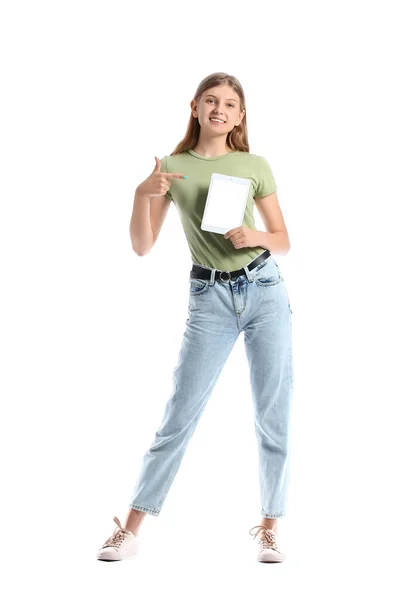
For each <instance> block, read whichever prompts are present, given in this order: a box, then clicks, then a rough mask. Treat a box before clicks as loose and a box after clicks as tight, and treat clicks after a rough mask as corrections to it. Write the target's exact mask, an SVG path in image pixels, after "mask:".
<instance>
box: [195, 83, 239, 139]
mask: <svg viewBox="0 0 408 600" xmlns="http://www.w3.org/2000/svg"><path fill="white" fill-rule="evenodd" d="M190 106H191V112H192V114H193V116H194V117H196V118H198V122H199V123H200V126H201V127H202V128H203V129H205V130H207V131H208V133H209V134H211V133H213V134H217V132H218V133H219V134H220V133H222V134H223V135H227V134H228V132H229V131H232V129H234V127H236V126H237V125H239V124H240V123H241V121H242V119H243V118H244V114H245V110H242V111H240V103H239V96H238V94H237V93H236V92H234V90H233V89H232V88H231V87H230V86H229V85H227V84H223V85H218V86H215V87H213V88H210V89H208V90H206V91H205V92H204V93H203V95H202V96H201V98H200V100H199V102H198V103H197V102H196V101H195V100H192V101H191V103H190ZM213 119H219V120H221V121H222V123H219V122H217V121H215V120H213Z"/></svg>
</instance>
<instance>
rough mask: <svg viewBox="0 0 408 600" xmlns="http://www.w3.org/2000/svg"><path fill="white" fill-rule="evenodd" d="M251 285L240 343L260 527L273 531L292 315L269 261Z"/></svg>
mask: <svg viewBox="0 0 408 600" xmlns="http://www.w3.org/2000/svg"><path fill="white" fill-rule="evenodd" d="M250 285H251V295H252V297H251V303H252V307H253V310H252V313H251V314H252V318H251V319H250V320H249V321H248V322H247V324H246V327H245V338H244V339H245V350H246V354H247V358H248V363H249V368H250V381H251V389H252V399H253V405H254V415H255V416H254V421H255V432H256V436H257V441H258V449H259V482H260V492H261V505H262V509H261V514H262V517H263V521H262V524H263V525H265V526H266V527H268V528H273V529H275V530H276V528H277V525H276V519H278V518H279V517H282V516H284V514H285V510H286V502H287V488H288V476H289V422H290V410H291V399H292V392H293V363H292V313H291V309H290V306H289V300H288V296H287V292H286V287H285V285H284V282H283V280H282V279H281V276H280V272H279V269H278V267H277V265H276V263H275V262H274V261H268V263H267V265H266V266H265V267H264V268H262V269H261V270H260V271H259V274H257V275H255V279H254V281H253V282H252V283H251V284H250Z"/></svg>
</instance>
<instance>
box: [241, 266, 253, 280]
mask: <svg viewBox="0 0 408 600" xmlns="http://www.w3.org/2000/svg"><path fill="white" fill-rule="evenodd" d="M243 269H244V270H245V275H246V276H247V279H248V281H249V283H252V282H253V280H254V279H253V277H252V275H251V273H250V271H249V269H248V267H247V266H246V265H244V266H243Z"/></svg>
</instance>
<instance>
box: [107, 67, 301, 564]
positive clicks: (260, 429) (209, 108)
mask: <svg viewBox="0 0 408 600" xmlns="http://www.w3.org/2000/svg"><path fill="white" fill-rule="evenodd" d="M190 106H191V116H190V121H189V124H188V128H187V132H186V135H185V137H184V139H183V140H182V141H181V142H180V143H179V144H178V146H176V148H175V150H174V151H173V152H172V153H171V154H170V155H169V156H165V157H164V158H162V159H161V160H159V159H158V158H157V157H156V165H155V167H154V169H153V172H152V173H151V174H150V176H149V177H148V178H147V179H146V180H145V181H143V182H142V183H141V184H140V185H139V186H138V187H137V189H136V193H135V201H134V207H133V213H132V218H131V223H130V235H131V240H132V247H133V250H134V251H135V252H136V253H137V254H138V256H143V255H145V254H147V253H148V252H149V251H150V250H151V248H152V247H153V245H154V244H155V243H156V240H157V238H158V235H159V232H160V229H161V227H162V225H163V222H164V219H165V217H166V214H167V211H168V209H169V207H170V204H171V202H174V204H175V205H176V207H177V210H178V212H179V215H180V218H181V222H182V226H183V229H184V232H185V235H186V238H187V242H188V245H189V249H190V253H191V259H192V269H191V272H190V291H189V307H188V313H189V317H188V319H187V326H186V330H185V332H184V336H183V342H182V346H181V350H180V353H179V358H178V364H177V366H176V367H175V369H174V388H173V392H172V394H171V396H170V398H169V399H168V401H167V404H166V407H165V411H164V416H163V420H162V424H161V426H160V427H159V428H158V429H157V431H156V434H155V438H154V440H153V442H152V444H151V446H150V448H149V449H148V450H147V452H146V453H145V455H144V457H143V465H142V469H141V472H140V474H139V477H138V481H137V483H136V485H135V488H134V491H133V493H132V497H131V499H130V502H129V512H128V515H127V517H126V520H125V522H124V527H122V526H121V524H120V521H119V519H118V518H117V517H114V521H115V523H116V524H117V526H118V527H117V528H116V529H115V531H114V532H113V534H112V535H111V536H110V538H109V539H108V540H107V541H106V542H105V544H104V545H103V546H102V548H100V549H99V550H98V553H97V558H98V559H99V560H121V559H122V558H127V557H130V556H133V555H135V553H137V549H138V542H139V536H138V531H139V529H140V526H141V523H142V521H143V519H144V517H145V516H146V514H151V515H154V516H158V515H159V513H160V510H161V508H162V506H163V502H164V500H165V498H166V496H167V493H168V491H169V489H170V486H171V484H172V482H173V480H174V477H175V475H176V473H177V471H178V469H179V466H180V463H181V461H182V458H183V456H184V453H185V451H186V448H187V446H188V442H189V440H190V438H191V436H192V434H193V433H194V430H195V428H196V425H197V423H198V420H199V419H200V416H201V414H202V412H203V410H204V408H205V406H206V404H207V402H208V399H209V397H210V395H211V393H212V390H213V388H214V385H215V383H216V381H217V379H218V377H219V375H220V373H221V371H222V369H223V366H224V364H225V362H226V360H227V358H228V356H229V355H230V353H231V350H232V348H233V347H234V344H235V342H236V340H237V338H238V336H239V334H240V333H241V332H242V331H243V332H244V340H245V350H246V354H247V358H248V364H249V371H250V382H251V390H252V400H253V406H254V422H255V432H256V436H257V442H258V450H259V482H260V499H261V515H262V520H261V522H260V523H259V524H258V525H256V526H255V527H253V528H252V529H251V530H250V532H249V533H250V534H253V536H254V538H255V537H257V536H258V542H259V543H258V546H257V559H258V560H259V561H262V562H281V561H282V560H284V558H285V556H284V554H283V553H282V552H281V550H280V548H279V547H278V544H277V520H278V519H279V518H280V517H283V516H284V514H285V510H286V503H287V492H288V475H289V450H290V444H289V438H290V436H289V424H290V414H291V404H292V395H293V359H292V311H291V307H290V303H289V298H288V294H287V290H286V286H285V284H284V281H283V278H282V274H281V271H280V269H279V266H278V264H277V263H276V261H275V260H274V258H273V257H272V254H271V253H273V254H287V252H288V251H289V249H290V242H289V236H288V232H287V229H286V226H285V223H284V219H283V216H282V212H281V210H280V207H279V203H278V199H277V195H276V189H277V188H276V183H275V180H274V176H273V174H272V171H271V169H270V167H269V164H268V162H267V161H266V159H265V158H263V157H262V156H258V155H255V154H251V153H250V152H249V143H248V133H247V126H246V108H245V106H246V104H245V97H244V92H243V90H242V86H241V85H240V83H239V81H238V80H237V79H236V78H235V77H233V76H231V75H228V74H226V73H214V74H212V75H209V76H208V77H206V78H205V79H204V80H203V81H202V82H201V83H200V85H199V86H198V88H197V91H196V93H195V95H194V99H193V100H192V101H191V104H190ZM213 172H217V173H222V174H225V175H233V176H237V177H243V178H247V179H249V180H250V181H251V193H250V196H249V199H248V202H247V207H246V212H245V216H244V221H243V225H242V226H241V227H236V228H234V229H231V230H230V231H228V232H227V233H226V234H225V235H222V234H219V233H213V232H209V231H204V230H202V229H201V221H202V217H203V212H204V207H205V201H206V197H207V193H208V187H209V183H210V179H211V175H212V173H213ZM254 203H256V206H257V209H258V211H259V212H260V214H261V217H262V219H263V222H264V224H265V227H266V229H267V231H257V230H256V229H255V224H254V217H253V207H254Z"/></svg>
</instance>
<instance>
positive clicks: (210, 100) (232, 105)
mask: <svg viewBox="0 0 408 600" xmlns="http://www.w3.org/2000/svg"><path fill="white" fill-rule="evenodd" d="M208 102H214V100H213V99H212V98H209V99H208ZM228 106H231V108H234V106H235V105H234V104H231V102H230V103H229V104H228Z"/></svg>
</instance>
